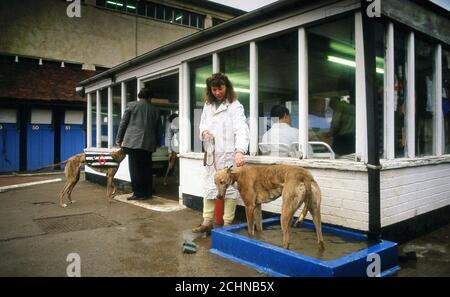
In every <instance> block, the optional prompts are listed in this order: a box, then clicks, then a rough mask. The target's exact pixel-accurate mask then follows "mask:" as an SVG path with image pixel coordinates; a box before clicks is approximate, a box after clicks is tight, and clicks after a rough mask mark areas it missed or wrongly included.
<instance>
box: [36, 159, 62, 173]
mask: <svg viewBox="0 0 450 297" xmlns="http://www.w3.org/2000/svg"><path fill="white" fill-rule="evenodd" d="M67 161H69V160H65V161H63V162H59V163H55V164H51V165H47V166H44V167H41V168H38V169H36V171H40V170H44V169H47V168H55V167H56V166H58V165H63V164H66V163H67Z"/></svg>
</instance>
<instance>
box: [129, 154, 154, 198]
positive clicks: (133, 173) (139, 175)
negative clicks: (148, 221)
mask: <svg viewBox="0 0 450 297" xmlns="http://www.w3.org/2000/svg"><path fill="white" fill-rule="evenodd" d="M124 149H125V152H126V153H127V154H128V167H129V169H130V178H131V187H132V189H133V194H134V195H135V196H137V197H151V196H152V190H153V189H152V185H153V168H152V153H151V152H149V151H146V150H143V149H131V148H124Z"/></svg>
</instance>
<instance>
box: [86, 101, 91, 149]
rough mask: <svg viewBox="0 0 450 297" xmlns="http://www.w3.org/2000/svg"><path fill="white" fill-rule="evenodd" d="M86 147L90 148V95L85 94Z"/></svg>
mask: <svg viewBox="0 0 450 297" xmlns="http://www.w3.org/2000/svg"><path fill="white" fill-rule="evenodd" d="M86 108H87V110H86V115H87V119H86V137H87V139H86V147H91V146H92V93H88V94H87V107H86Z"/></svg>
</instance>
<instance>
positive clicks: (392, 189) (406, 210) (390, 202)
mask: <svg viewBox="0 0 450 297" xmlns="http://www.w3.org/2000/svg"><path fill="white" fill-rule="evenodd" d="M380 183H381V189H380V192H381V226H382V227H385V226H389V225H392V224H394V223H398V222H400V221H404V220H407V219H410V218H413V217H415V216H418V215H421V214H424V213H427V212H430V211H432V210H435V209H438V208H441V207H444V206H447V205H450V164H448V163H447V164H438V165H430V166H420V167H409V168H401V169H392V170H385V171H382V172H381V176H380Z"/></svg>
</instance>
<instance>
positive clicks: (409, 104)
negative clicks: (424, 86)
mask: <svg viewBox="0 0 450 297" xmlns="http://www.w3.org/2000/svg"><path fill="white" fill-rule="evenodd" d="M407 52H408V53H407V58H406V59H407V60H406V66H407V67H406V68H407V70H406V73H407V74H406V77H407V81H406V84H407V92H406V93H407V98H406V151H407V157H408V158H414V157H415V156H416V143H415V139H416V128H415V126H416V124H415V120H416V89H415V87H416V82H415V73H414V70H415V57H414V53H415V49H414V32H410V33H409V36H408V39H407Z"/></svg>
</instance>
